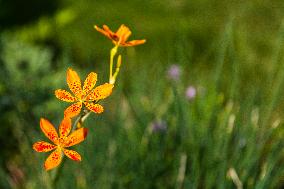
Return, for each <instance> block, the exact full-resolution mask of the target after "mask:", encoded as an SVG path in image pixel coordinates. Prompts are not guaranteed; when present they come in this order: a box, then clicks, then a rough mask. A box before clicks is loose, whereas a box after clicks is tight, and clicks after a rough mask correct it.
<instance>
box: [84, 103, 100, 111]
mask: <svg viewBox="0 0 284 189" xmlns="http://www.w3.org/2000/svg"><path fill="white" fill-rule="evenodd" d="M84 104H85V105H86V107H87V108H88V109H89V110H91V111H93V112H95V113H97V114H100V113H103V111H104V107H103V106H102V105H100V104H94V103H88V102H85V103H84Z"/></svg>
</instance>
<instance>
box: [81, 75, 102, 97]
mask: <svg viewBox="0 0 284 189" xmlns="http://www.w3.org/2000/svg"><path fill="white" fill-rule="evenodd" d="M97 77H98V76H97V74H96V73H95V72H91V73H90V74H89V75H88V77H87V78H86V80H85V82H84V86H83V91H84V94H85V95H86V94H88V93H89V92H90V91H91V90H92V89H93V88H94V86H95V84H96V82H97Z"/></svg>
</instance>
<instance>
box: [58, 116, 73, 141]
mask: <svg viewBox="0 0 284 189" xmlns="http://www.w3.org/2000/svg"><path fill="white" fill-rule="evenodd" d="M70 131H71V119H70V118H69V117H66V118H64V119H63V120H62V122H61V124H60V126H59V135H60V137H61V138H64V137H66V136H67V135H68V134H69V133H70Z"/></svg>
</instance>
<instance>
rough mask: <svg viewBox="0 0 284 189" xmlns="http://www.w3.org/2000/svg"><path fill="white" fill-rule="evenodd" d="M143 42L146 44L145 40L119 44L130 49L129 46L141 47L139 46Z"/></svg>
mask: <svg viewBox="0 0 284 189" xmlns="http://www.w3.org/2000/svg"><path fill="white" fill-rule="evenodd" d="M145 42H146V40H145V39H141V40H132V41H128V42H125V43H121V46H125V47H130V46H136V45H141V44H144V43H145Z"/></svg>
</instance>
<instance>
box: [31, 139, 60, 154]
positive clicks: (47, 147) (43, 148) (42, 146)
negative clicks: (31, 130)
mask: <svg viewBox="0 0 284 189" xmlns="http://www.w3.org/2000/svg"><path fill="white" fill-rule="evenodd" d="M54 148H56V146H55V145H53V144H50V143H48V142H44V141H39V142H36V143H34V145H33V149H34V150H35V151H37V152H49V151H51V150H53V149H54Z"/></svg>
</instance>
